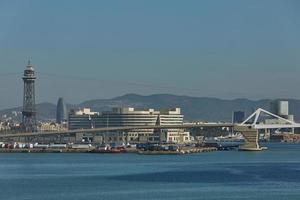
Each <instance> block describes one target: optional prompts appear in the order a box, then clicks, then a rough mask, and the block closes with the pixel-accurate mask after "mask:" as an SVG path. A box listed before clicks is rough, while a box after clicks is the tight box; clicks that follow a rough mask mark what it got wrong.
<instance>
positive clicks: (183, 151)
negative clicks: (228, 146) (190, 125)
mask: <svg viewBox="0 0 300 200" xmlns="http://www.w3.org/2000/svg"><path fill="white" fill-rule="evenodd" d="M217 150H218V149H217V148H216V147H201V148H182V149H179V150H177V151H170V150H168V151H163V150H154V151H149V150H147V151H142V150H138V151H137V153H138V154H141V155H183V154H192V153H204V152H212V151H217Z"/></svg>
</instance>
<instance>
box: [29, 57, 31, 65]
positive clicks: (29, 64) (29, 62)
mask: <svg viewBox="0 0 300 200" xmlns="http://www.w3.org/2000/svg"><path fill="white" fill-rule="evenodd" d="M28 66H31V57H30V56H29V57H28Z"/></svg>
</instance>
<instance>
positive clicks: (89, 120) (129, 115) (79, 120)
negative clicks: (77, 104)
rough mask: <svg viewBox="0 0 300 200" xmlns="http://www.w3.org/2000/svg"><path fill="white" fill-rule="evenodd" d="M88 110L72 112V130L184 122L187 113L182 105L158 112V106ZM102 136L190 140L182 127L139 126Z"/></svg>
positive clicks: (124, 138)
mask: <svg viewBox="0 0 300 200" xmlns="http://www.w3.org/2000/svg"><path fill="white" fill-rule="evenodd" d="M84 111H85V112H84ZM84 111H79V112H78V111H77V112H73V113H70V115H69V129H71V130H74V129H84V128H101V127H122V126H144V125H182V124H183V115H182V114H181V110H180V108H175V109H163V110H159V111H156V110H154V109H135V108H130V107H126V108H113V109H112V111H109V112H102V113H101V114H100V113H94V112H90V110H89V109H84ZM86 111H89V112H86ZM102 136H103V138H104V140H105V142H110V141H111V142H114V141H115V142H121V141H123V142H174V143H186V142H189V141H190V135H189V133H188V132H184V130H182V129H165V130H154V129H136V130H134V131H130V132H118V133H116V132H114V133H103V134H102Z"/></svg>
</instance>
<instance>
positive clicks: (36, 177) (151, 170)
mask: <svg viewBox="0 0 300 200" xmlns="http://www.w3.org/2000/svg"><path fill="white" fill-rule="evenodd" d="M268 146H269V150H267V151H263V152H239V151H218V152H210V153H201V154H189V155H159V156H151V155H137V154H63V153H60V154H47V153H43V154H0V163H1V165H0V188H1V199H8V200H15V199H30V200H31V199H32V200H37V199H45V200H48V199H49V200H50V199H51V200H52V199H62V200H69V199H72V200H73V199H264V200H268V199H272V200H274V199H299V196H300V157H299V152H300V145H297V144H269V145H268Z"/></svg>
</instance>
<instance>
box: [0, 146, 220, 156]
mask: <svg viewBox="0 0 300 200" xmlns="http://www.w3.org/2000/svg"><path fill="white" fill-rule="evenodd" d="M93 150H94V148H90V149H69V148H65V149H51V148H47V149H42V148H33V149H9V148H1V149H0V153H91V152H92V151H93ZM217 150H218V149H217V148H215V147H192V148H189V147H184V148H181V149H178V150H177V151H162V150H161V151H149V150H147V151H142V150H138V149H133V148H129V149H126V151H125V152H124V153H138V154H142V155H167V154H170V155H181V154H190V153H202V152H211V151H217Z"/></svg>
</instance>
